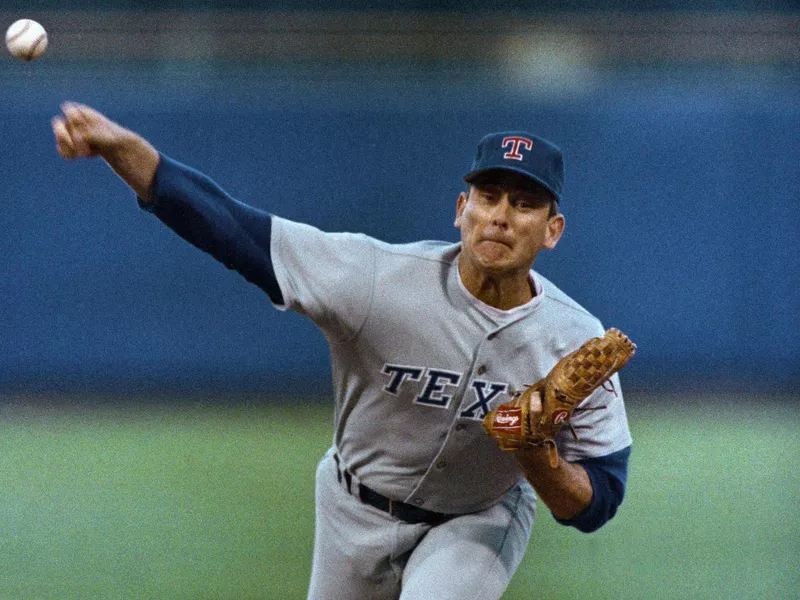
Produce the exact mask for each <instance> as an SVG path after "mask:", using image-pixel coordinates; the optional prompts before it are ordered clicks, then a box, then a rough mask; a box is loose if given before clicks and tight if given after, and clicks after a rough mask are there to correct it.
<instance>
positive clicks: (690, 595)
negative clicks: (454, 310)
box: [0, 399, 800, 600]
mask: <svg viewBox="0 0 800 600" xmlns="http://www.w3.org/2000/svg"><path fill="white" fill-rule="evenodd" d="M704 405H705V406H706V408H699V407H702V406H704ZM709 406H710V407H709ZM676 407H677V405H676V404H673V403H670V404H669V405H659V404H657V402H656V401H655V400H654V401H653V402H652V403H651V402H639V403H637V404H636V405H635V406H634V405H632V408H631V409H630V418H631V427H632V430H633V435H634V440H635V441H634V454H633V457H632V463H631V474H630V482H629V483H630V487H629V494H628V497H627V499H626V502H625V504H624V505H623V508H622V510H621V512H620V514H619V515H618V516H617V518H616V519H614V520H613V521H612V522H611V523H609V524H608V525H607V526H606V527H604V528H603V529H602V530H600V531H599V532H597V533H595V534H591V535H584V534H580V533H578V532H576V531H574V530H572V529H568V528H564V527H561V526H559V525H557V524H556V523H555V522H554V521H553V519H552V517H551V516H550V515H549V513H548V512H547V510H546V509H545V508H543V507H542V508H540V512H539V516H538V518H537V522H536V524H535V526H534V535H533V539H532V541H531V545H530V547H529V549H528V553H527V555H526V557H525V560H524V562H523V565H522V567H521V568H520V570H519V571H518V573H517V575H516V576H515V578H514V580H513V581H512V585H511V587H510V588H509V590H508V592H507V593H506V595H505V596H504V598H506V599H507V600H512V599H519V600H521V599H523V598H524V599H532V598H536V599H547V600H549V599H563V600H568V599H572V598H575V599H582V600H583V599H587V598H588V599H592V600H595V599H597V600H602V599H613V600H616V599H623V598H624V599H627V598H636V599H639V598H641V599H648V600H651V599H652V600H658V599H704V598H709V599H717V598H720V599H722V598H725V599H728V598H737V599H743V598H754V599H755V598H758V599H761V598H770V599H779V598H780V599H783V598H798V597H800V587H799V585H800V584H799V582H798V563H799V562H800V560H799V559H800V519H799V518H798V515H799V514H800V494H799V493H798V492H799V491H800V477H799V476H798V471H797V468H796V464H797V460H798V457H800V438H798V423H800V419H799V418H798V416H799V415H800V413H798V410H797V402H796V399H794V400H790V401H787V402H786V403H783V404H777V403H775V404H773V403H769V404H767V403H764V404H761V405H760V406H758V407H757V408H753V407H752V406H751V407H748V406H747V405H746V404H742V403H738V402H736V403H725V402H724V399H722V400H720V399H717V400H716V401H714V402H712V403H710V405H709V404H708V403H706V402H705V401H703V400H700V399H692V402H691V403H689V402H688V401H684V403H683V404H682V405H681V408H680V409H677V408H676ZM0 414H2V419H0V507H2V508H1V509H0V511H1V512H0V514H2V520H1V521H0V528H1V530H2V533H0V598H3V599H6V598H8V599H14V600H18V599H27V598H36V599H48V598H53V599H56V598H58V599H60V600H69V599H73V598H74V599H93V598H126V599H127V598H160V599H184V598H186V599H190V598H191V599H204V598H207V599H230V600H234V599H246V598H253V599H255V598H267V599H272V598H276V599H278V598H279V599H294V598H305V593H306V586H307V582H308V576H309V570H310V557H311V548H312V537H313V478H314V469H315V466H316V461H317V460H318V458H319V457H320V456H321V455H322V453H323V452H324V450H325V449H326V448H327V446H328V445H329V443H330V439H331V435H332V423H331V410H330V408H329V407H313V406H312V407H309V406H297V407H291V406H288V405H286V404H284V403H280V404H278V405H274V406H268V407H264V406H224V407H213V406H212V405H211V404H209V403H205V404H202V405H201V404H197V405H180V406H177V405H176V406H173V407H169V406H120V407H115V408H97V407H83V408H79V407H72V408H67V407H59V408H56V407H51V408H47V407H45V406H44V405H43V404H42V403H32V404H28V403H19V402H18V403H13V404H4V405H0Z"/></svg>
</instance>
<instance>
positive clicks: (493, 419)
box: [483, 328, 636, 468]
mask: <svg viewBox="0 0 800 600" xmlns="http://www.w3.org/2000/svg"><path fill="white" fill-rule="evenodd" d="M635 352H636V345H635V344H634V343H633V342H631V340H630V339H628V337H627V336H625V334H623V333H622V332H621V331H619V330H618V329H613V328H612V329H609V330H608V331H606V333H605V335H603V337H600V338H597V337H596V338H591V339H590V340H587V341H586V342H585V343H584V344H583V345H582V346H581V347H580V348H578V349H577V350H575V351H574V352H571V353H570V354H568V355H567V356H565V357H564V358H562V359H561V360H560V361H558V362H557V363H556V366H555V367H553V369H552V370H551V371H550V373H548V375H547V377H545V378H544V379H542V380H540V381H539V382H537V383H536V384H534V385H532V386H531V387H529V388H528V389H527V390H525V391H524V392H522V393H521V394H518V395H516V396H515V398H514V399H513V400H512V401H511V402H507V403H505V404H501V405H500V406H498V407H497V408H495V409H493V410H491V411H490V412H489V414H487V415H486V417H484V419H483V429H484V431H486V433H487V434H489V435H490V436H492V437H493V438H494V439H495V440H496V441H497V443H498V445H499V446H500V449H501V450H520V449H522V448H535V447H541V446H546V447H547V448H548V451H549V453H550V465H551V466H552V467H553V468H555V467H557V466H558V451H557V449H556V443H555V441H554V438H555V435H556V434H557V433H558V432H559V430H560V429H561V427H562V426H563V425H564V424H565V423H566V424H568V425H569V426H570V428H571V429H572V434H573V435H574V436H575V437H576V439H577V437H578V436H577V434H576V433H575V429H573V428H572V425H571V424H570V422H569V420H570V417H571V416H572V413H573V412H574V411H575V407H576V406H578V404H580V403H581V401H583V400H584V399H586V398H587V397H588V396H589V395H590V394H591V393H592V392H593V391H595V390H596V389H597V388H598V387H600V386H601V385H602V384H603V383H604V382H605V381H607V380H608V378H609V377H611V376H612V375H613V374H614V373H616V372H617V371H619V370H620V369H621V368H622V367H624V366H625V365H626V364H627V362H628V361H629V360H630V359H631V357H632V356H633V355H634V353H635Z"/></svg>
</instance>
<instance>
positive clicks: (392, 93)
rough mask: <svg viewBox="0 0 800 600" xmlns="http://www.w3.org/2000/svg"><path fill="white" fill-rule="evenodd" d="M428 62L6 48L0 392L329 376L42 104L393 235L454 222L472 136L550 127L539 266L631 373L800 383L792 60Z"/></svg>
mask: <svg viewBox="0 0 800 600" xmlns="http://www.w3.org/2000/svg"><path fill="white" fill-rule="evenodd" d="M428 68H429V69H430V72H428V73H425V72H423V71H416V70H415V71H408V70H406V71H403V70H401V72H400V73H399V74H398V73H395V72H393V69H392V67H391V65H389V66H385V65H384V66H382V67H381V66H373V67H369V68H366V67H365V68H360V69H357V70H352V69H349V68H348V67H347V65H340V66H338V67H336V68H326V69H324V72H309V71H308V70H304V69H303V68H298V69H294V70H293V69H288V68H284V69H282V70H281V69H277V68H266V67H265V68H255V67H253V68H234V67H232V68H230V69H227V68H224V66H219V65H218V66H217V67H216V68H214V69H206V68H203V67H197V68H191V67H189V68H186V67H183V68H174V67H170V66H169V65H164V66H163V67H162V68H160V69H159V68H155V69H154V68H151V67H150V68H147V69H142V68H140V67H137V66H136V65H112V66H109V65H77V66H75V65H73V66H67V67H59V68H55V67H52V68H48V67H47V66H46V63H43V64H41V65H38V67H37V68H33V66H31V65H24V66H20V65H17V64H14V65H11V66H8V65H4V68H3V70H2V71H0V111H1V116H2V120H1V121H0V134H1V135H0V139H2V141H3V152H2V153H0V175H1V176H2V186H1V187H0V190H1V191H0V194H2V210H0V233H2V247H3V251H2V254H1V255H0V268H1V269H2V278H1V279H0V392H4V393H52V392H64V393H71V394H75V393H77V394H82V393H98V392H99V393H109V392H111V393H113V392H120V393H131V392H133V393H136V392H143V393H144V392H167V393H201V392H207V391H211V392H214V393H220V392H221V393H227V394H230V395H231V396H236V395H240V394H245V395H258V394H271V393H289V392H291V391H299V392H302V393H309V394H310V393H314V392H317V391H323V392H325V391H327V390H329V389H330V382H329V373H330V371H329V367H328V363H327V349H326V345H325V341H324V339H323V337H322V335H321V334H319V333H318V332H317V331H316V330H315V329H314V327H313V326H312V325H311V324H310V323H308V322H306V321H305V320H304V319H303V318H301V317H299V316H297V315H295V314H291V313H280V312H278V311H276V310H275V309H274V308H272V306H271V305H270V304H269V301H268V299H267V297H266V295H265V294H263V293H262V292H261V291H260V290H258V289H257V288H255V287H253V286H251V285H250V284H248V283H247V282H245V281H244V280H243V279H242V278H240V277H239V276H238V275H237V274H236V273H234V272H231V271H228V270H226V269H225V268H224V267H223V266H221V265H220V264H218V263H216V262H215V261H213V259H211V258H210V257H208V256H206V255H204V254H202V253H201V252H199V251H198V250H196V249H194V248H193V247H191V246H189V245H188V244H186V243H185V242H183V241H182V240H180V239H179V238H178V237H177V236H176V235H174V234H173V233H172V232H171V231H169V230H168V229H166V228H165V227H164V226H162V225H161V224H160V223H159V222H158V221H157V220H156V219H155V218H154V217H152V216H151V215H149V214H147V213H145V212H143V211H141V210H139V209H138V207H137V206H136V202H135V199H134V197H133V195H132V193H131V192H130V191H129V190H128V189H127V188H126V187H125V186H124V184H123V183H122V182H121V181H120V180H119V179H117V178H116V177H115V176H114V174H113V173H112V172H111V170H110V169H109V168H108V167H107V166H106V165H104V164H103V163H101V162H99V161H83V162H78V163H69V162H66V161H63V160H61V159H60V158H59V157H58V156H57V154H56V152H55V150H54V145H53V141H52V137H51V133H50V125H49V119H50V117H51V116H52V115H54V114H56V112H57V111H58V107H59V104H60V103H61V102H62V101H64V100H66V99H74V100H79V101H84V102H87V103H89V104H91V105H93V106H95V107H97V108H99V109H101V110H103V111H105V112H107V114H109V115H110V116H111V117H112V118H115V119H117V120H119V121H121V122H122V123H124V124H126V125H128V126H130V127H132V128H133V129H135V130H137V131H139V132H140V133H142V134H143V135H144V136H145V137H147V138H148V139H150V140H151V141H152V142H153V143H154V144H155V145H156V146H157V147H158V148H159V149H160V150H161V151H163V152H164V153H166V154H169V155H170V156H172V157H174V158H176V159H178V160H181V161H183V162H185V163H188V164H190V165H192V166H195V167H197V168H199V169H200V170H202V171H204V172H206V173H207V174H209V175H210V176H212V177H213V178H214V179H216V181H217V182H219V183H220V184H221V185H222V186H223V187H225V188H226V189H227V190H228V191H229V192H230V193H231V194H232V195H234V196H235V197H237V198H239V199H241V200H243V201H246V202H248V203H251V204H254V205H256V206H259V207H262V208H264V209H266V210H268V211H270V212H272V213H275V214H278V215H281V216H284V217H287V218H290V219H296V220H300V221H304V222H307V223H310V224H313V225H316V226H318V227H320V228H323V229H326V230H339V231H342V230H349V231H362V232H366V233H368V234H371V235H373V236H376V237H378V238H381V239H384V240H388V241H393V242H404V241H410V240H415V239H422V238H425V239H443V240H456V239H457V238H458V232H457V230H455V229H454V228H453V225H452V221H453V216H454V209H455V201H456V198H457V196H458V194H459V192H460V191H461V190H462V189H463V184H462V183H461V176H462V175H463V173H464V172H466V170H467V169H468V167H469V164H470V161H471V160H472V154H473V152H474V148H475V144H476V142H477V140H478V139H479V138H480V137H481V136H482V135H483V134H484V133H486V132H489V131H494V130H502V129H510V128H515V129H516V128H526V129H530V130H533V131H536V132H538V133H540V134H542V135H544V136H546V137H549V138H551V139H552V140H554V141H555V142H557V143H558V144H560V145H561V147H562V148H563V150H564V152H565V157H566V168H567V184H566V191H565V198H564V201H563V212H564V214H565V215H566V220H567V228H566V233H565V236H564V238H563V239H562V241H561V243H560V244H559V246H558V248H557V249H556V250H555V251H554V252H552V253H547V254H544V255H542V256H541V257H540V259H539V261H538V262H537V268H538V270H539V271H540V272H541V273H543V274H544V275H545V276H547V277H549V278H550V279H552V280H553V281H554V282H555V283H556V284H557V285H559V286H560V287H561V288H562V289H563V290H565V291H566V292H567V293H568V294H570V295H571V296H573V297H574V298H575V299H576V300H577V301H578V302H579V303H581V304H582V305H584V306H585V307H586V308H588V309H589V310H590V311H592V312H593V313H595V314H596V315H597V316H598V317H600V318H601V319H602V320H603V322H604V324H605V325H607V326H616V327H619V328H621V329H623V330H624V331H626V332H628V333H629V334H630V335H631V337H632V338H633V339H634V340H635V341H636V342H637V343H638V345H639V353H638V355H637V357H636V359H635V360H634V361H633V362H632V363H631V364H630V365H629V367H627V368H626V373H625V374H624V378H623V379H624V381H625V382H626V384H627V385H628V386H629V387H632V388H637V389H649V390H664V391H671V390H698V391H704V392H709V391H711V392H713V391H716V390H729V389H731V388H735V389H742V390H747V389H766V390H768V391H774V392H776V393H777V392H786V391H793V390H795V389H796V385H797V384H798V383H800V342H799V340H800V335H798V312H800V294H798V292H797V290H798V283H800V282H799V281H798V270H799V269H798V241H799V240H800V209H799V208H798V204H799V202H800V175H798V165H800V134H798V132H800V102H798V101H799V100H800V78H799V77H798V73H797V71H796V69H795V70H793V69H788V70H780V69H777V70H776V71H775V72H774V73H772V74H771V75H768V76H764V74H763V73H760V74H759V75H758V77H754V76H752V74H750V73H748V72H747V71H746V70H743V71H742V72H740V73H733V74H732V73H731V71H730V70H715V69H714V68H711V67H709V68H706V69H700V70H691V71H686V70H681V71H670V70H669V69H665V70H662V71H661V72H649V71H637V70H632V71H630V72H625V71H609V72H606V73H595V74H594V75H593V76H592V77H590V78H588V79H587V80H585V81H581V80H580V79H581V78H580V77H578V78H577V80H576V81H573V82H572V83H570V84H568V85H564V86H562V87H560V88H557V89H549V88H548V87H547V86H544V87H543V86H542V85H541V82H539V83H537V82H529V84H528V85H521V84H519V82H517V84H514V85H510V84H507V83H506V82H505V81H504V80H502V78H501V79H498V78H497V76H496V74H493V73H470V72H464V73H462V74H461V75H453V74H452V73H450V74H449V75H447V76H443V74H442V73H441V72H437V71H436V69H435V68H431V67H430V66H428ZM310 69H311V70H312V71H313V68H311V67H310ZM387 292H388V291H387ZM392 293H398V292H397V291H392ZM399 293H402V291H400V292H399ZM421 318H422V315H421Z"/></svg>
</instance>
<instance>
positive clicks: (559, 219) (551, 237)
mask: <svg viewBox="0 0 800 600" xmlns="http://www.w3.org/2000/svg"><path fill="white" fill-rule="evenodd" d="M564 225H565V222H564V215H562V214H557V215H553V216H552V217H550V219H549V220H548V221H547V230H546V231H545V234H544V247H545V248H547V249H548V250H552V249H553V248H555V247H556V244H557V243H558V240H560V239H561V236H562V235H563V233H564Z"/></svg>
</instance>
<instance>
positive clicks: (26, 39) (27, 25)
mask: <svg viewBox="0 0 800 600" xmlns="http://www.w3.org/2000/svg"><path fill="white" fill-rule="evenodd" d="M6 47H8V51H9V52H10V53H11V54H13V55H14V56H16V57H17V58H19V59H20V60H34V59H37V58H39V57H40V56H41V55H42V54H44V51H45V50H46V49H47V32H46V31H45V30H44V27H42V26H41V25H40V24H39V23H37V22H36V21H33V20H31V19H20V20H19V21H14V22H13V23H12V24H11V27H9V28H8V29H7V30H6Z"/></svg>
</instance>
